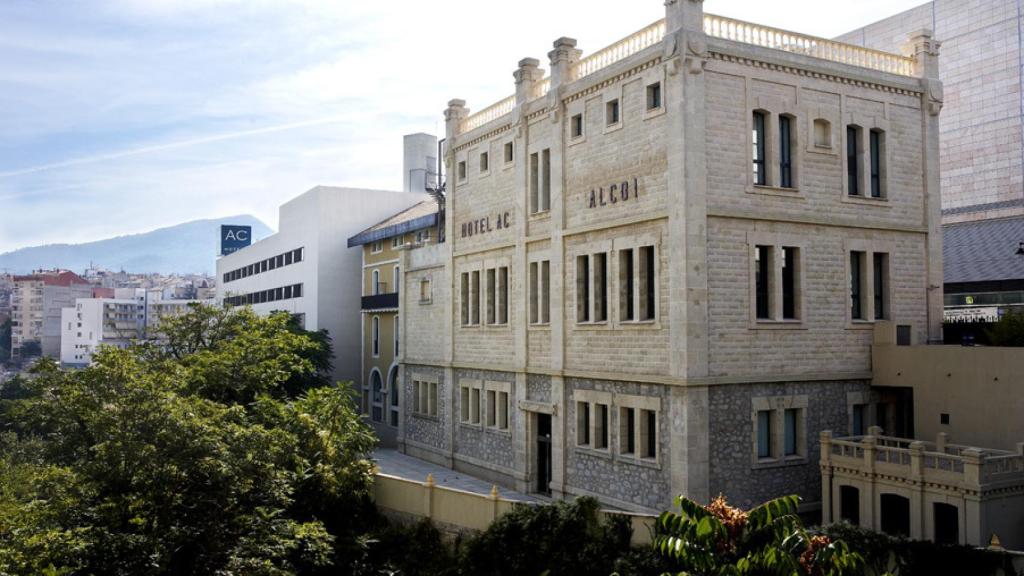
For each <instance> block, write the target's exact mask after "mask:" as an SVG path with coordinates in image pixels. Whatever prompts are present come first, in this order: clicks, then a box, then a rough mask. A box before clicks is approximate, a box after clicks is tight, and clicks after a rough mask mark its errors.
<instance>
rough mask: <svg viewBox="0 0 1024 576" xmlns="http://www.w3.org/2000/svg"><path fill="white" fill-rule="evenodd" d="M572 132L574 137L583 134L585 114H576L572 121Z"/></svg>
mask: <svg viewBox="0 0 1024 576" xmlns="http://www.w3.org/2000/svg"><path fill="white" fill-rule="evenodd" d="M570 134H571V135H572V137H573V138H580V137H582V136H583V114H576V115H575V116H573V117H572V120H571V121H570Z"/></svg>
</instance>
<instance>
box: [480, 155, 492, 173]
mask: <svg viewBox="0 0 1024 576" xmlns="http://www.w3.org/2000/svg"><path fill="white" fill-rule="evenodd" d="M490 169H491V168H490V160H489V158H488V155H487V152H482V153H481V154H480V171H481V172H487V171H488V170H490Z"/></svg>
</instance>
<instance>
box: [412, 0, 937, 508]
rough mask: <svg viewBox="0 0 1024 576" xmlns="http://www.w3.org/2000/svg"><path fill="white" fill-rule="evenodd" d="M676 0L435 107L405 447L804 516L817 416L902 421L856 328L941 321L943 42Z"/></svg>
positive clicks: (923, 329) (864, 332) (519, 471)
mask: <svg viewBox="0 0 1024 576" xmlns="http://www.w3.org/2000/svg"><path fill="white" fill-rule="evenodd" d="M665 4H666V17H665V19H664V20H661V21H659V22H656V23H654V24H652V25H650V26H648V27H647V28H645V29H643V30H641V31H639V32H637V33H635V34H633V35H631V36H629V37H627V38H626V39H624V40H622V41H620V42H618V43H616V44H613V45H612V46H609V47H608V48H605V49H603V50H600V51H598V52H595V53H593V54H591V55H589V56H587V57H581V51H580V50H578V49H577V48H576V42H575V41H574V40H572V39H569V38H560V39H558V40H556V41H555V43H554V49H553V50H552V51H551V52H550V53H549V54H548V57H549V61H550V63H549V66H550V69H549V74H545V72H544V71H543V70H541V69H540V68H539V67H538V66H539V63H538V61H537V60H534V59H530V58H527V59H524V60H522V61H521V62H520V63H519V68H518V70H516V71H515V88H516V92H515V95H513V96H510V97H509V98H507V99H505V100H502V101H501V102H498V103H497V104H495V105H493V106H490V107H488V108H485V109H483V110H481V111H479V112H477V113H475V114H470V113H469V110H468V109H467V108H466V106H465V103H464V102H463V101H461V100H452V101H451V102H450V103H449V107H448V109H447V111H446V112H445V117H446V120H447V140H446V146H447V150H446V153H445V161H446V164H447V167H448V175H449V176H448V191H449V193H448V198H447V214H446V238H447V241H446V242H445V243H443V244H438V245H437V246H433V247H431V248H430V249H424V250H416V251H407V252H406V253H405V254H404V255H403V263H402V269H403V270H405V274H404V282H405V288H404V289H403V290H402V291H401V294H402V302H401V304H400V305H401V306H402V310H403V312H402V315H401V321H402V327H401V330H402V333H403V334H404V335H405V338H404V339H405V346H404V348H403V351H402V356H401V358H400V362H401V364H402V369H401V373H402V381H401V387H402V388H401V393H402V396H401V403H400V404H401V406H402V408H401V412H402V418H401V421H400V429H399V438H398V441H399V446H400V447H401V449H403V450H404V451H406V452H407V453H409V454H412V455H415V456H418V457H420V458H424V459H428V460H433V461H436V462H438V463H442V464H445V465H448V466H454V467H455V468H458V469H463V470H465V471H467V472H471V473H473V474H476V475H480V476H483V477H487V478H491V479H493V480H494V481H496V482H498V483H501V484H503V485H507V486H511V487H514V488H517V489H519V490H524V491H529V492H540V493H550V494H552V495H553V496H555V497H565V496H572V495H582V494H590V495H595V496H597V497H598V498H600V499H601V500H602V501H604V502H607V503H610V504H613V505H618V506H621V507H625V508H629V509H637V510H658V509H663V508H665V507H667V506H669V505H670V503H671V499H672V497H673V496H674V495H677V494H686V495H689V496H691V497H693V498H696V499H698V500H703V499H707V498H708V497H709V496H711V495H715V494H718V493H719V492H721V493H724V494H726V495H727V496H728V497H729V498H730V500H731V501H732V502H734V503H736V504H738V505H750V504H751V503H754V502H756V501H759V500H761V499H764V498H768V497H772V496H777V495H780V494H785V493H791V492H798V493H799V494H800V495H801V496H802V497H803V499H804V502H805V505H807V507H808V509H813V508H814V506H815V503H819V502H820V500H821V480H820V472H819V468H818V462H817V460H818V435H819V432H820V431H822V430H833V431H835V432H836V433H837V434H842V432H843V431H846V432H849V433H855V432H860V431H862V429H864V428H866V427H867V426H868V425H869V424H878V425H881V426H883V427H885V428H886V429H887V430H888V429H891V428H892V427H893V426H897V427H898V426H899V425H900V418H899V415H894V414H893V412H895V411H894V410H887V406H886V405H885V396H884V394H882V395H879V394H878V393H877V392H875V393H871V392H870V391H869V387H870V378H871V365H870V362H871V359H870V343H871V339H872V328H873V324H874V323H875V322H876V321H878V320H882V319H885V320H891V321H893V322H895V323H896V324H897V325H899V326H900V327H901V329H900V330H899V332H900V334H901V338H905V339H906V338H909V339H911V340H912V341H915V342H925V341H928V340H936V339H939V338H940V331H941V324H940V322H941V318H942V292H941V285H942V270H941V245H940V242H941V235H940V234H939V233H938V226H939V214H940V206H939V188H938V168H937V159H938V156H937V155H938V129H937V128H938V113H939V109H940V107H941V94H942V90H941V85H940V84H939V82H938V81H937V80H936V77H937V75H936V71H937V51H938V43H937V42H935V41H933V40H932V39H931V37H930V34H929V33H928V32H927V31H922V32H921V33H920V34H917V35H915V36H914V37H912V38H909V39H908V44H907V47H906V51H905V53H904V54H903V55H896V54H889V53H883V52H878V51H873V50H869V49H865V48H861V47H856V46H849V45H845V44H840V43H837V42H832V41H828V40H823V39H819V38H812V37H808V36H804V35H800V34H796V33H790V32H784V31H780V30H775V29H771V28H767V27H763V26H759V25H755V24H749V23H745V22H739V21H735V20H731V19H728V18H721V17H717V16H713V15H710V14H705V13H704V12H703V8H702V4H701V2H700V1H699V0H668V1H667V2H665ZM410 294H412V295H415V297H409V296H408V295H410Z"/></svg>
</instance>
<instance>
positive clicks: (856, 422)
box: [850, 404, 864, 436]
mask: <svg viewBox="0 0 1024 576" xmlns="http://www.w3.org/2000/svg"><path fill="white" fill-rule="evenodd" d="M852 428H853V429H852V430H850V435H852V436H863V435H864V404H854V405H853V426H852Z"/></svg>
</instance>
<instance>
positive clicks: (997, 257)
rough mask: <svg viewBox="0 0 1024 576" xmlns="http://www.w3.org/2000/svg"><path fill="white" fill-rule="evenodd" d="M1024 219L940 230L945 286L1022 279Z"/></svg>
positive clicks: (951, 226) (965, 225)
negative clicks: (1018, 248) (1020, 250)
mask: <svg viewBox="0 0 1024 576" xmlns="http://www.w3.org/2000/svg"><path fill="white" fill-rule="evenodd" d="M1021 242H1024V217H1018V218H1002V219H999V220H980V221H977V222H961V223H957V224H947V225H946V226H943V228H942V260H943V270H944V276H945V282H946V283H947V284H949V283H959V282H986V281H992V280H1020V279H1024V256H1019V255H1017V253H1016V252H1017V247H1018V246H1019V245H1020V243H1021Z"/></svg>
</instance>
